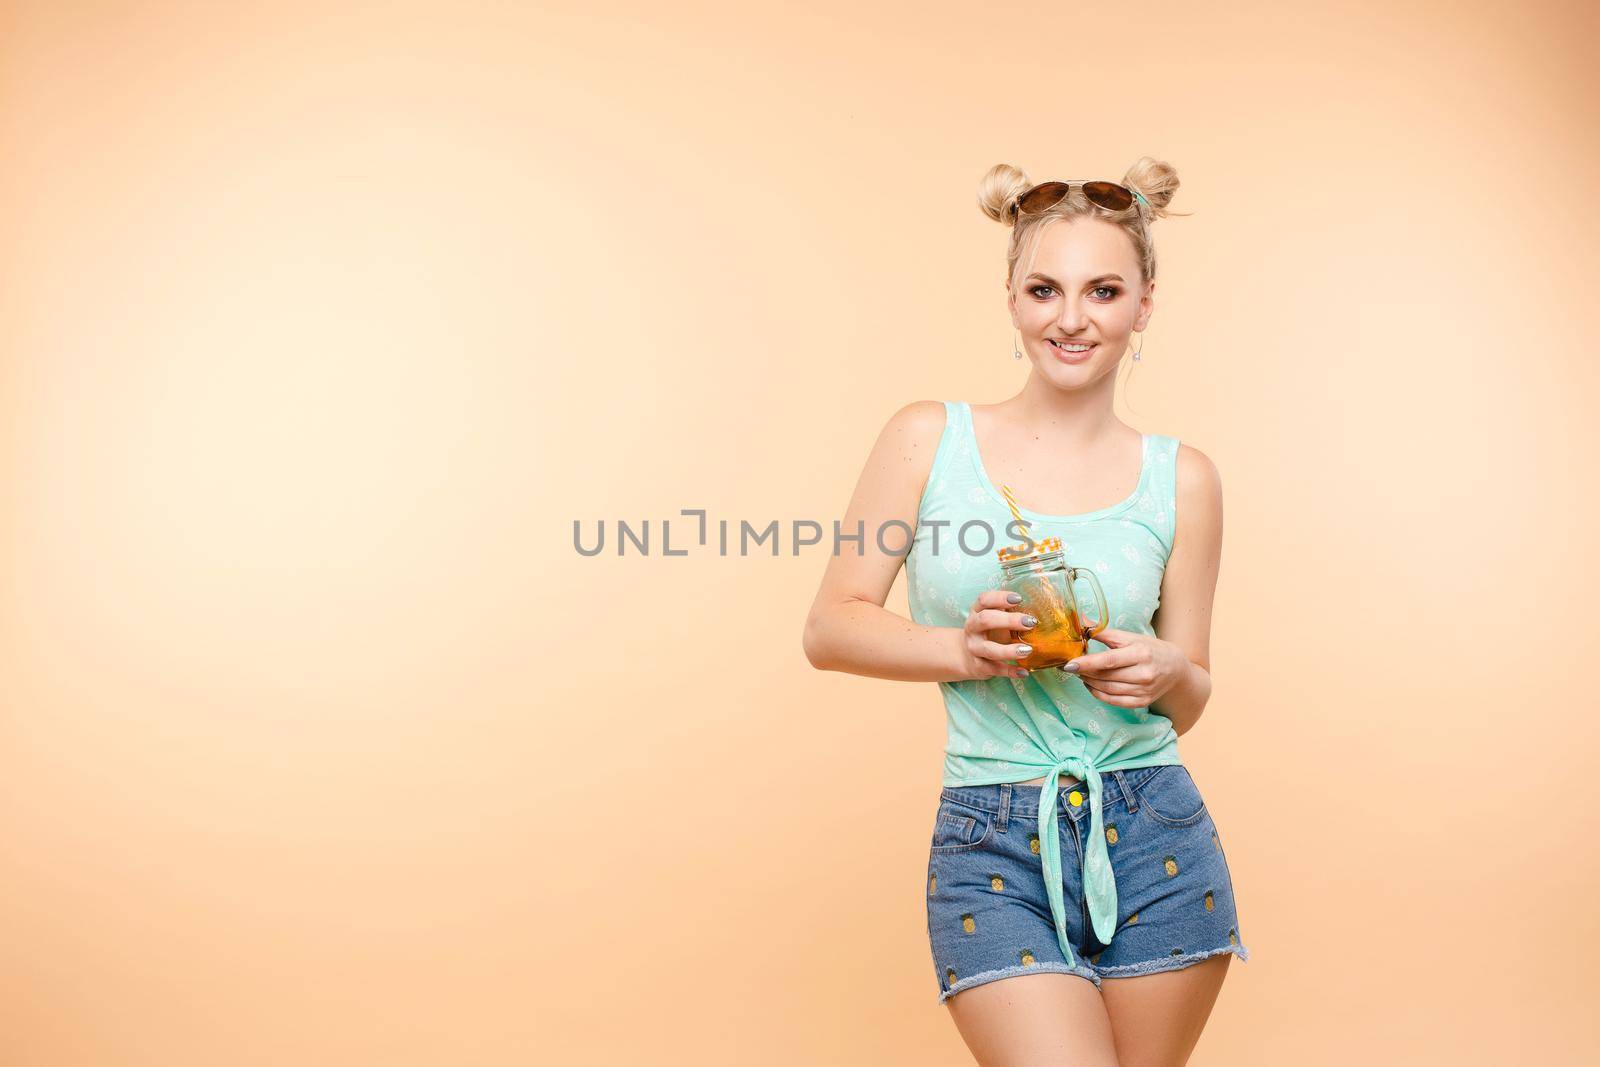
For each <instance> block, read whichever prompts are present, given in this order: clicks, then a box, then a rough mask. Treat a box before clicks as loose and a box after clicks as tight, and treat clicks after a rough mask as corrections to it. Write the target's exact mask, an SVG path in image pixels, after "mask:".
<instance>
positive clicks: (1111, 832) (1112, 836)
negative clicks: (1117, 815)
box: [1106, 826, 1117, 845]
mask: <svg viewBox="0 0 1600 1067" xmlns="http://www.w3.org/2000/svg"><path fill="white" fill-rule="evenodd" d="M1116 843H1117V828H1116V827H1115V826H1108V827H1106V844H1108V845H1114V844H1116Z"/></svg>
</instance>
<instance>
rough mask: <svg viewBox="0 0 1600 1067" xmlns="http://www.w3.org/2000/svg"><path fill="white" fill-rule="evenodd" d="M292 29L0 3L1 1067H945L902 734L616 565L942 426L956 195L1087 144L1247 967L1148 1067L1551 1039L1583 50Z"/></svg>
mask: <svg viewBox="0 0 1600 1067" xmlns="http://www.w3.org/2000/svg"><path fill="white" fill-rule="evenodd" d="M331 7H332V10H330V5H327V4H310V3H303V2H302V3H278V4H273V5H252V6H246V5H238V4H234V5H209V4H180V3H157V4H144V5H119V4H93V3H73V4H58V3H50V4H47V3H13V4H10V5H7V6H6V8H5V10H4V14H3V15H0V42H3V44H0V48H3V50H4V52H3V55H0V77H3V79H4V82H3V86H0V88H3V92H0V150H3V158H4V160H5V164H4V167H3V169H0V249H3V256H0V270H3V276H0V329H3V334H0V338H3V345H4V348H3V352H4V360H3V364H0V374H3V379H0V397H3V401H4V410H3V413H0V414H3V417H4V423H5V437H4V439H3V445H0V458H3V461H4V472H3V473H4V478H3V481H0V493H3V495H0V508H3V516H0V517H3V524H0V537H3V557H0V558H3V570H0V576H3V580H4V587H3V590H0V657H3V669H0V700H3V718H0V730H3V733H0V791H3V804H0V900H3V901H4V905H3V910H0V947H3V951H0V1042H3V1047H0V1060H3V1062H5V1063H6V1064H8V1065H44V1064H50V1065H67V1064H72V1065H76V1064H109V1063H115V1064H119V1065H124V1067H131V1065H143V1064H151V1065H156V1064H159V1065H161V1067H183V1065H190V1064H195V1065H200V1064H206V1065H211V1064H219V1063H228V1064H238V1065H248V1064H297V1065H298V1064H311V1063H316V1064H385V1065H404V1064H452V1065H454V1064H495V1065H499V1064H514V1063H527V1062H534V1061H535V1060H536V1059H538V1060H544V1061H548V1062H555V1061H556V1060H559V1061H560V1062H566V1063H685V1064H688V1063H694V1064H722V1063H727V1064H734V1063H752V1062H765V1063H795V1064H811V1063H823V1062H828V1063H862V1064H879V1063H907V1064H911V1063H915V1064H919V1065H928V1064H939V1063H943V1064H960V1063H966V1062H969V1058H968V1056H967V1054H966V1052H965V1050H964V1048H963V1046H962V1045H961V1042H960V1040H959V1037H958V1036H957V1034H956V1032H955V1030H954V1027H953V1026H952V1024H951V1022H950V1020H949V1019H948V1017H947V1013H946V1012H945V1010H944V1009H943V1008H941V1007H939V1006H938V1005H937V1004H936V1001H935V988H936V987H935V982H934V976H933V970H932V965H931V962H930V960H929V957H928V947H927V940H926V930H925V920H924V914H923V910H922V908H923V901H922V898H921V890H922V877H923V872H924V867H925V863H926V845H927V837H928V833H929V831H930V830H931V825H932V812H933V806H934V804H935V803H936V793H937V789H938V775H939V769H940V759H941V745H942V743H943V720H942V710H941V706H940V703H939V700H938V695H937V692H936V691H935V690H934V688H933V687H931V686H920V685H907V684H895V683H887V682H882V681H875V680H869V679H864V678H859V677H853V676H847V675H839V674H823V673H818V672H815V671H813V670H811V668H810V667H809V665H808V664H807V663H806V661H805V659H804V657H803V656H802V654H801V651H800V630H801V624H802V621H803V618H804V614H805V611H806V609H807V607H808V606H809V604H810V600H811V596H812V594H813V592H814V590H815V587H816V582H817V580H818V578H819V577H820V574H821V571H822V567H823V565H824V562H825V559H824V555H823V553H822V551H821V550H819V549H818V548H815V547H813V548H810V549H806V550H803V551H802V552H801V553H800V554H799V555H791V554H789V543H788V541H787V539H786V540H785V542H784V554H783V555H781V556H779V557H778V558H772V557H771V556H770V555H768V556H760V555H757V556H751V557H746V558H740V557H737V556H730V557H720V556H717V555H716V554H714V553H712V552H711V551H709V550H697V551H694V552H691V554H690V555H688V556H686V557H683V558H672V559H667V558H664V557H663V556H661V555H660V544H659V537H660V522H661V519H663V518H666V517H671V516H674V515H676V514H677V512H678V510H679V509H681V508H694V507H703V508H706V509H708V511H709V512H710V517H711V518H712V520H713V521H715V520H718V519H728V520H729V521H730V522H732V523H733V524H734V525H735V526H737V523H738V521H739V520H741V519H744V520H748V521H750V522H752V523H754V524H756V525H758V526H759V525H765V523H766V522H767V521H769V520H771V519H774V518H776V519H779V520H780V521H782V522H785V523H787V522H788V521H790V520H792V519H798V518H814V519H817V520H818V521H821V522H824V523H827V522H829V521H831V519H832V518H835V517H837V515H838V514H839V512H840V511H841V510H842V509H843V507H844V504H845V502H846V500H847V499H848V496H849V493H850V490H851V488H852V486H853V484H854V480H855V478H856V475H857V474H858V472H859V470H860V466H861V462H862V460H863V458H864V457H865V454H866V450H867V448H868V447H869V446H870V444H871V442H872V440H873V438H874V436H875V435H876V432H877V430H878V429H879V427H880V426H881V425H882V423H883V420H884V419H886V418H887V417H888V415H889V414H890V412H892V411H893V410H894V409H895V408H897V407H899V406H900V405H902V404H904V403H907V402H909V401H911V400H914V399H921V398H959V399H969V400H973V401H978V402H985V401H993V400H997V399H1000V398H1002V397H1004V396H1006V395H1009V393H1010V392H1011V391H1013V390H1014V389H1015V388H1016V387H1017V385H1018V384H1019V382H1020V381H1021V375H1022V374H1023V373H1024V371H1023V369H1022V365H1020V364H1017V363H1015V362H1013V361H1012V359H1011V358H1010V342H1011V337H1010V332H1009V323H1008V322H1007V320H1006V318H1005V313H1004V308H1003V304H1002V300H1003V293H1002V292H1001V290H1000V288H999V286H998V285H997V284H996V282H997V280H998V279H999V277H1000V274H1001V271H1002V257H1003V251H1004V240H1005V231H1004V230H1003V229H1002V228H1001V227H1000V226H998V225H996V224H994V223H992V222H989V221H988V220H986V219H984V218H982V217H981V216H980V215H979V213H978V211H977V209H976V208H975V206H974V201H973V198H974V194H975V190H976V186H977V182H978V179H979V178H980V176H981V175H982V174H983V172H984V170H985V169H986V168H987V167H989V166H990V165H991V164H993V163H996V162H1001V161H1008V162H1013V163H1016V164H1019V165H1022V166H1023V167H1025V168H1026V169H1028V170H1029V172H1030V173H1031V174H1032V175H1033V176H1034V177H1035V178H1036V179H1043V178H1045V177H1051V176H1064V177H1082V176H1095V175H1104V176H1109V177H1119V176H1120V175H1121V174H1122V172H1123V170H1124V169H1125V168H1126V167H1127V166H1128V165H1129V164H1131V163H1132V162H1133V161H1134V160H1135V159H1136V158H1138V157H1139V156H1140V155H1143V154H1150V155H1153V156H1156V157H1158V158H1162V159H1166V160H1169V161H1171V162H1172V163H1173V164H1174V165H1175V166H1176V167H1177V168H1178V171H1179V175H1180V177H1181V179H1182V181H1183V187H1182V191H1181V192H1180V193H1179V195H1178V198H1177V200H1176V202H1175V203H1174V205H1173V206H1174V208H1175V209H1179V210H1183V211H1193V212H1195V214H1194V215H1193V216H1191V217H1189V218H1179V219H1172V220H1169V221H1166V222H1163V223H1161V224H1159V226H1158V230H1157V233H1158V242H1159V248H1160V255H1161V269H1162V277H1161V279H1160V288H1159V289H1158V291H1157V300H1158V308H1159V310H1158V311H1157V313H1156V316H1155V318H1154V320H1153V321H1152V325H1151V328H1150V330H1149V332H1148V334H1147V336H1146V343H1145V349H1144V355H1145V359H1144V362H1143V363H1142V364H1141V365H1140V366H1139V368H1138V370H1137V371H1136V373H1135V374H1134V376H1133V378H1132V381H1131V383H1129V385H1128V386H1127V388H1126V390H1125V392H1124V393H1123V394H1122V396H1121V399H1120V400H1119V413H1120V414H1122V416H1123V417H1124V418H1125V419H1126V420H1128V421H1129V422H1130V423H1131V424H1133V425H1135V426H1137V427H1139V428H1141V429H1145V430H1149V431H1152V432H1162V433H1171V434H1174V435H1176V436H1178V437H1180V438H1182V439H1183V440H1185V441H1187V442H1189V443H1191V444H1193V445H1195V446H1197V447H1199V448H1201V449H1202V450H1204V451H1205V452H1207V453H1208V454H1209V455H1210V456H1211V457H1212V458H1213V459H1214V460H1215V462H1216V463H1217V465H1218V466H1219V468H1220V469H1221V471H1222V474H1223V482H1224V487H1225V493H1226V540H1225V546H1224V559H1223V568H1222V575H1221V583H1220V588H1219V592H1218V601H1217V610H1216V616H1215V631H1214V637H1213V655H1214V670H1215V679H1216V689H1215V693H1214V695H1213V698H1212V701H1211V704H1210V706H1209V707H1208V709H1207V712H1206V715H1205V718H1204V719H1203V721H1202V722H1201V724H1200V726H1199V727H1198V728H1197V729H1196V730H1195V731H1194V732H1193V733H1191V734H1189V735H1186V736H1185V738H1184V740H1183V742H1182V749H1183V755H1184V758H1185V760H1186V761H1187V762H1188V763H1189V764H1190V766H1191V768H1192V769H1193V772H1194V774H1195V776H1196V779H1197V780H1198V781H1199V782H1200V784H1201V787H1202V789H1203V790H1204V791H1205V793H1206V796H1207V799H1208V801H1209V803H1210V806H1211V809H1212V811H1213V814H1214V816H1215V818H1216V820H1217V822H1218V824H1219V826H1220V827H1221V828H1222V830H1223V833H1224V834H1225V836H1226V838H1227V841H1228V855H1229V860H1230V862H1231V864H1232V867H1233V874H1234V878H1235V885H1236V890H1237V893H1238V896H1239V901H1240V908H1241V918H1242V932H1243V935H1244V940H1245V942H1246V944H1248V945H1249V946H1250V948H1251V950H1252V952H1253V958H1252V959H1251V960H1250V962H1248V963H1239V962H1238V961H1234V964H1233V966H1232V967H1231V969H1230V977H1229V980H1228V982H1227V984H1226V986H1225V987H1224V989H1223V992H1222V995H1221V998H1220V1000H1219V1002H1218V1004H1217V1007H1216V1010H1215V1012H1214V1014H1213V1016H1212V1019H1211V1023H1210V1025H1209V1027H1208V1029H1207V1031H1206V1034H1205V1036H1204V1037H1203V1038H1202V1040H1201V1043H1200V1046H1199V1049H1198V1051H1197V1053H1196V1056H1195V1058H1194V1060H1193V1061H1192V1062H1194V1063H1197V1064H1239V1065H1245V1064H1282V1063H1289V1062H1293V1063H1301V1064H1334V1063H1343V1062H1346V1061H1347V1060H1349V1059H1350V1058H1353V1057H1362V1058H1364V1059H1367V1060H1372V1061H1376V1062H1383V1063H1400V1062H1405V1063H1439V1064H1458V1063H1501V1062H1510V1061H1513V1060H1519V1061H1520V1060H1529V1061H1539V1062H1556V1063H1573V1062H1578V1061H1579V1060H1581V1059H1585V1058H1587V1057H1590V1056H1592V1055H1593V1054H1594V1053H1593V1049H1594V1043H1595V1039H1596V1033H1595V1022H1594V1018H1595V1016H1594V1014H1593V1012H1592V1006H1593V1001H1594V998H1595V996H1596V995H1597V993H1600V982H1597V979H1596V962H1595V961H1596V959H1597V950H1600V936H1597V923H1600V920H1597V918H1596V915H1597V909H1596V897H1595V893H1596V890H1597V888H1600V885H1597V882H1600V879H1597V873H1600V853H1597V847H1596V840H1597V831H1600V826H1597V819H1596V815H1595V812H1596V811H1597V801H1600V796H1597V789H1596V782H1595V777H1594V775H1593V773H1592V768H1593V762H1594V758H1595V755H1596V751H1595V750H1596V739H1597V733H1600V728H1597V726H1596V722H1595V717H1594V711H1595V700H1594V696H1593V691H1594V684H1593V677H1592V674H1591V667H1592V660H1593V652H1594V649H1595V644H1596V637H1597V636H1600V635H1597V623H1596V614H1595V611H1594V604H1595V602H1596V597H1597V593H1600V590H1597V588H1596V586H1597V580H1596V578H1597V575H1596V568H1595V566H1594V564H1593V556H1592V550H1593V545H1594V543H1595V530H1594V526H1595V517H1596V503H1595V500H1596V493H1595V490H1596V488H1597V486H1596V479H1595V476H1594V460H1593V457H1594V455H1595V447H1596V444H1597V441H1596V429H1595V423H1594V422H1593V420H1592V412H1593V408H1594V404H1595V402H1596V400H1597V399H1600V397H1597V389H1596V386H1597V376H1600V372H1597V369H1596V362H1595V359H1594V355H1595V352H1594V344H1593V341H1592V337H1593V333H1592V331H1593V328H1594V326H1595V323H1594V313H1593V308H1594V301H1593V293H1594V285H1595V283H1596V281H1597V278H1596V271H1595V267H1594V252H1593V250H1594V248H1595V245H1596V239H1597V238H1600V232H1597V230H1600V226H1597V223H1596V215H1595V212H1594V210H1593V207H1592V199H1591V197H1592V192H1593V189H1594V188H1595V183H1596V181H1597V179H1600V173H1597V170H1600V168H1597V162H1600V159H1597V156H1600V146H1597V142H1596V137H1595V130H1596V128H1597V127H1596V110H1597V108H1596V103H1597V98H1596V93H1597V82H1596V79H1595V75H1594V73H1593V67H1592V64H1589V63H1587V60H1588V59H1589V58H1591V56H1592V53H1593V50H1594V47H1595V44H1596V32H1595V31H1596V16H1595V9H1594V7H1593V6H1592V5H1584V4H1549V3H1546V4H1537V3H1535V4H1531V5H1530V4H1527V3H1522V4H1511V3H1498V4H1484V3H1467V4H1463V3H1449V4H1445V3H1426V4H1411V5H1393V4H1378V3H1351V2H1349V0H1344V2H1340V3H1336V4H1335V3H1328V4H1322V5H1299V4H1297V5H1288V6H1287V7H1286V6H1284V5H1281V4H1277V3H1270V2H1259V3H1249V4H1231V5H1224V6H1216V5H1210V6H1207V7H1206V9H1205V10H1196V9H1195V8H1194V7H1193V5H1187V4H1171V3H1154V4H1150V3H1145V4H1139V5H1135V6H1132V7H1121V8H1113V9H1107V10H1106V11H1104V12H1101V13H1096V12H1093V11H1090V10H1088V9H1072V8H1062V9H1060V10H1055V9H1051V8H1049V7H1048V6H1046V7H1041V6H1039V5H1033V4H1027V5H1022V4H1018V5H1014V6H1010V7H1002V8H999V9H988V10H980V9H978V8H975V7H973V6H971V5H953V4H931V5H930V4H927V3H918V4H912V3H879V4H872V5H868V6H867V7H866V8H864V9H863V8H862V7H860V6H859V5H855V4H845V3H838V2H829V3H823V4H813V5H807V6H806V7H805V8H803V9H802V8H800V7H798V6H796V7H789V6H779V5H766V6H761V7H759V8H757V9H755V10H752V9H751V8H750V7H748V6H744V5H733V4H689V5H683V4H677V5H669V6H666V7H663V6H661V5H656V4H620V5H618V4H612V5H602V6H600V7H599V8H598V9H595V8H593V7H592V5H579V4H577V3H575V2H568V3H559V4H550V3H545V4H539V5H517V4H488V3H460V2H458V3H452V4H444V3H436V4H430V5H420V4H401V5H394V4H381V5H380V4H359V5H358V4H343V5H332V6H331ZM580 518H581V519H582V520H584V522H585V524H586V529H588V530H591V531H592V529H593V528H594V523H595V522H597V521H598V520H599V519H600V518H606V519H608V520H611V521H613V522H614V521H615V520H617V519H619V518H626V519H629V520H631V521H633V522H634V523H635V524H636V525H637V524H638V523H639V522H640V521H642V520H644V519H650V520H651V527H652V535H653V538H654V539H653V541H652V555H651V556H649V557H645V558H640V557H638V556H635V555H630V556H628V557H625V558H617V557H616V556H615V555H606V556H601V557H597V558H593V559H585V558H582V557H580V556H578V555H577V553H576V552H575V551H574V549H573V547H572V540H571V537H572V533H571V530H572V522H573V520H574V519H580ZM684 529H685V527H684V526H683V524H682V523H680V524H679V529H678V530H677V531H675V533H674V543H675V544H676V545H680V546H681V545H683V544H684V543H686V539H685V537H684ZM891 606H892V607H894V608H896V609H897V610H900V611H904V610H905V599H904V593H903V589H902V588H900V587H898V586H897V588H896V591H895V594H894V597H893V599H892V600H891Z"/></svg>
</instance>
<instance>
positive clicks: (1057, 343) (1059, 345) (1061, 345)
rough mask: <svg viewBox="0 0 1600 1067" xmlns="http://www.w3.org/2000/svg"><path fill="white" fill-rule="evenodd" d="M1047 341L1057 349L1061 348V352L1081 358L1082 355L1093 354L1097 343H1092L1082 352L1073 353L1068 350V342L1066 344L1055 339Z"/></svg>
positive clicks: (1049, 338) (1048, 338) (1050, 338)
mask: <svg viewBox="0 0 1600 1067" xmlns="http://www.w3.org/2000/svg"><path fill="white" fill-rule="evenodd" d="M1045 339H1046V340H1047V341H1049V342H1050V344H1051V345H1053V346H1054V347H1056V348H1059V349H1060V350H1061V351H1063V352H1066V353H1068V354H1069V355H1080V356H1081V355H1088V354H1089V353H1090V352H1093V351H1094V349H1095V343H1094V342H1090V343H1089V347H1088V348H1085V349H1083V350H1082V351H1081V352H1073V351H1072V350H1071V349H1069V348H1067V346H1066V342H1064V341H1059V340H1057V339H1056V338H1054V337H1047V338H1045ZM1073 343H1074V344H1076V343H1077V342H1073Z"/></svg>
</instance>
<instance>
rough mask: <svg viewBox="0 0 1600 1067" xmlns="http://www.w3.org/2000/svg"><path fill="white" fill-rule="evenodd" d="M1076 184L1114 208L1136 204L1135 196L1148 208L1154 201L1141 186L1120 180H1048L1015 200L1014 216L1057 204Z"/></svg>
mask: <svg viewBox="0 0 1600 1067" xmlns="http://www.w3.org/2000/svg"><path fill="white" fill-rule="evenodd" d="M1074 185H1081V186H1083V195H1084V196H1085V197H1086V198H1087V199H1088V200H1089V202H1090V203H1091V204H1098V205H1100V206H1101V207H1103V208H1109V209H1110V210H1112V211H1126V210H1128V208H1130V207H1132V206H1133V201H1134V198H1135V197H1137V198H1138V200H1139V203H1141V204H1143V205H1144V206H1145V207H1146V208H1148V207H1149V206H1150V201H1148V200H1146V199H1145V198H1144V197H1143V196H1142V195H1141V194H1140V193H1139V191H1138V190H1137V189H1129V188H1128V187H1127V186H1126V185H1118V184H1117V183H1116V182H1105V181H1092V182H1086V181H1070V182H1045V183H1043V184H1041V185H1035V186H1034V187H1033V188H1032V189H1029V190H1028V191H1027V192H1025V193H1023V194H1022V195H1021V196H1019V197H1017V198H1016V199H1015V200H1013V201H1012V202H1011V214H1012V217H1015V216H1017V215H1018V214H1022V215H1031V214H1034V213H1035V212H1039V211H1044V210H1046V209H1047V208H1050V207H1054V206H1055V205H1056V204H1057V203H1059V202H1060V200H1061V198H1062V197H1064V196H1066V195H1067V193H1068V192H1069V191H1070V190H1071V189H1072V187H1073V186H1074Z"/></svg>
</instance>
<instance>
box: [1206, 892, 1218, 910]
mask: <svg viewBox="0 0 1600 1067" xmlns="http://www.w3.org/2000/svg"><path fill="white" fill-rule="evenodd" d="M1216 908H1217V902H1216V901H1215V900H1214V899H1213V898H1212V896H1211V890H1209V889H1207V890H1206V910H1207V911H1215V910H1216Z"/></svg>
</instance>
